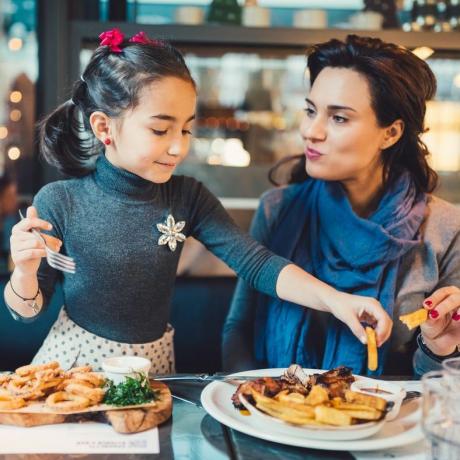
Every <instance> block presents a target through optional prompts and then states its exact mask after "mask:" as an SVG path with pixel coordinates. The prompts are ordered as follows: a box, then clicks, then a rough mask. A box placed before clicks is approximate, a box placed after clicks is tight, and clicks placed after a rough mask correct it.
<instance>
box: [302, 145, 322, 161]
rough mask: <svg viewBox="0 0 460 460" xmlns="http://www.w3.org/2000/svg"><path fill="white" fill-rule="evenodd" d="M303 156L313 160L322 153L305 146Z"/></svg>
mask: <svg viewBox="0 0 460 460" xmlns="http://www.w3.org/2000/svg"><path fill="white" fill-rule="evenodd" d="M305 156H306V157H307V159H308V160H312V161H314V160H318V159H319V158H321V156H322V153H321V152H318V150H315V149H310V148H307V150H305Z"/></svg>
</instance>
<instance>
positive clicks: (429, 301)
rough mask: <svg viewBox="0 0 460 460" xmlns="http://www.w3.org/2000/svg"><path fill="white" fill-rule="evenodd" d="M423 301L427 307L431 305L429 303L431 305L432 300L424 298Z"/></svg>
mask: <svg viewBox="0 0 460 460" xmlns="http://www.w3.org/2000/svg"><path fill="white" fill-rule="evenodd" d="M424 303H425V305H426V306H427V307H431V305H433V302H432V301H431V300H425V302H424Z"/></svg>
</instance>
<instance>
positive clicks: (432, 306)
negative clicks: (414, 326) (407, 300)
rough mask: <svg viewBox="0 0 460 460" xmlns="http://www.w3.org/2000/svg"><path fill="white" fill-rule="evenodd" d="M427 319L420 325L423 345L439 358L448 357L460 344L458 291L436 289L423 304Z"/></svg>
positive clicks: (453, 288)
mask: <svg viewBox="0 0 460 460" xmlns="http://www.w3.org/2000/svg"><path fill="white" fill-rule="evenodd" d="M424 306H425V309H426V310H427V311H428V319H427V321H426V322H424V323H423V324H422V325H421V332H422V335H423V340H424V342H425V344H426V345H427V346H428V347H429V348H430V350H431V351H432V352H433V353H435V354H437V355H440V356H445V355H449V354H451V353H452V352H454V351H455V349H456V348H457V345H459V344H460V289H459V288H458V287H456V286H446V287H442V288H440V289H437V290H436V291H435V292H433V294H431V295H430V296H429V297H428V298H427V299H426V300H425V302H424Z"/></svg>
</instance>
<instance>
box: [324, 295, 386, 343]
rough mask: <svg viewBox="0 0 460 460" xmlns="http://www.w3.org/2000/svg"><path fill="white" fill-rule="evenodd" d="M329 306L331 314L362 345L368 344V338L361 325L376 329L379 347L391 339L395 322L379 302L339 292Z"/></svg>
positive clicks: (370, 298)
mask: <svg viewBox="0 0 460 460" xmlns="http://www.w3.org/2000/svg"><path fill="white" fill-rule="evenodd" d="M329 306H330V311H331V313H332V314H333V315H334V316H335V317H336V318H338V319H339V320H340V321H343V322H344V323H345V324H346V325H347V326H348V327H349V328H350V329H351V332H353V334H354V335H355V336H356V337H358V339H359V340H360V341H361V342H362V343H367V337H366V332H365V330H364V327H363V326H362V324H361V323H367V324H369V325H371V326H373V327H374V329H375V333H376V337H377V346H379V347H380V346H381V345H382V344H383V343H385V342H386V341H387V340H388V338H389V337H390V334H391V329H392V328H393V321H392V319H391V318H390V316H389V315H388V313H387V312H386V311H385V310H384V309H383V307H382V305H381V304H380V302H379V301H378V300H376V299H373V298H372V297H363V296H359V295H352V294H346V293H344V292H339V291H337V294H336V299H335V300H334V301H333V302H332V303H329Z"/></svg>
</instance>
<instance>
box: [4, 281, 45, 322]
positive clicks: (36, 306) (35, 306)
mask: <svg viewBox="0 0 460 460" xmlns="http://www.w3.org/2000/svg"><path fill="white" fill-rule="evenodd" d="M9 283H10V287H11V290H12V291H13V293H14V294H15V295H16V296H17V297H19V298H20V299H21V300H22V301H23V302H26V304H27V306H28V307H30V308H32V310H33V311H34V313H35V314H37V313H38V312H39V311H40V307H39V305H38V304H37V302H35V300H36V299H37V297H38V295H39V294H40V286H38V289H37V293H36V294H35V296H34V297H31V298H30V299H28V298H26V297H22V295H19V294H18V293H17V292H16V291H15V290H14V287H13V283H12V282H11V279H10V281H9ZM30 302H31V303H30Z"/></svg>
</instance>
